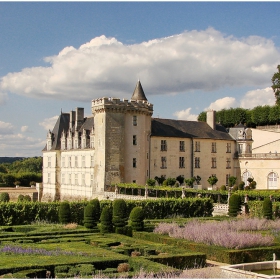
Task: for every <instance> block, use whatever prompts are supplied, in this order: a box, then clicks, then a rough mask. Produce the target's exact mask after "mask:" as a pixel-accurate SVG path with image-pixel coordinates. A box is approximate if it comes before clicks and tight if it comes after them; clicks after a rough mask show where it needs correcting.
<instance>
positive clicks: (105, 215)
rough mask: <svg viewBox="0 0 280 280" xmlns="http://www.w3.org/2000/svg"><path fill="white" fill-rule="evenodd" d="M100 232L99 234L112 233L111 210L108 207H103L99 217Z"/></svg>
mask: <svg viewBox="0 0 280 280" xmlns="http://www.w3.org/2000/svg"><path fill="white" fill-rule="evenodd" d="M100 232H101V233H110V232H113V222H112V209H111V208H110V207H108V206H105V207H104V208H103V209H102V212H101V215H100Z"/></svg>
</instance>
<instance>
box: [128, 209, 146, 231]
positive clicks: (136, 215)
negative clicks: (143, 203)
mask: <svg viewBox="0 0 280 280" xmlns="http://www.w3.org/2000/svg"><path fill="white" fill-rule="evenodd" d="M144 218H145V216H144V210H143V209H142V208H141V207H138V206H137V207H134V208H133V209H132V210H131V212H130V215H129V219H130V225H131V227H132V229H133V230H135V231H141V230H144Z"/></svg>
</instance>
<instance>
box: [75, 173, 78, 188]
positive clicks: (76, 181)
mask: <svg viewBox="0 0 280 280" xmlns="http://www.w3.org/2000/svg"><path fill="white" fill-rule="evenodd" d="M75 185H78V174H75Z"/></svg>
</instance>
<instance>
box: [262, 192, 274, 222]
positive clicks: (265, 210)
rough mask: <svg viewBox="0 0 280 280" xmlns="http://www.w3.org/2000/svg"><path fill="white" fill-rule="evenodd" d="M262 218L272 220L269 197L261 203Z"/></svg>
mask: <svg viewBox="0 0 280 280" xmlns="http://www.w3.org/2000/svg"><path fill="white" fill-rule="evenodd" d="M263 216H264V218H266V219H272V202H271V200H270V198H269V197H266V198H265V199H264V201H263Z"/></svg>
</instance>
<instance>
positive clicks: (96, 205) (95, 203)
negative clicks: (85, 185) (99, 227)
mask: <svg viewBox="0 0 280 280" xmlns="http://www.w3.org/2000/svg"><path fill="white" fill-rule="evenodd" d="M89 203H90V204H92V205H93V208H94V212H93V218H94V220H95V221H96V223H98V222H99V219H100V202H99V200H98V198H95V199H92V200H91V201H90V202H89Z"/></svg>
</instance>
